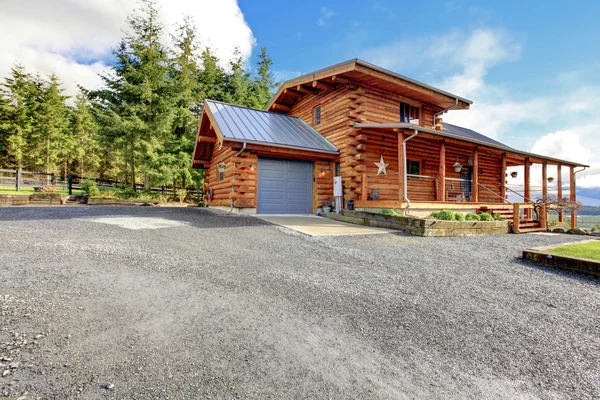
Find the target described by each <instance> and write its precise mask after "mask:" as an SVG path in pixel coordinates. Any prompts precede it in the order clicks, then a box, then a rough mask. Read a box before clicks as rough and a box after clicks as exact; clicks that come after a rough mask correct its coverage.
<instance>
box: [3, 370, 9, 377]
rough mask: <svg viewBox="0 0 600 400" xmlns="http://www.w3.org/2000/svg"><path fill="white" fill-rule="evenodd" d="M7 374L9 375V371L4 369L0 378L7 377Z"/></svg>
mask: <svg viewBox="0 0 600 400" xmlns="http://www.w3.org/2000/svg"><path fill="white" fill-rule="evenodd" d="M8 374H10V371H9V370H7V369H6V370H4V371H2V376H8Z"/></svg>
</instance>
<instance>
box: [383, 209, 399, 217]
mask: <svg viewBox="0 0 600 400" xmlns="http://www.w3.org/2000/svg"><path fill="white" fill-rule="evenodd" d="M381 214H383V215H392V216H394V217H397V216H398V215H400V214H398V213H397V212H396V210H394V209H389V210H381Z"/></svg>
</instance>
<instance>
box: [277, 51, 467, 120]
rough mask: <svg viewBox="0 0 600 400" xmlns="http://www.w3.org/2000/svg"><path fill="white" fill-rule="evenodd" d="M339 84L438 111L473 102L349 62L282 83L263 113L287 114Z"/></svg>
mask: <svg viewBox="0 0 600 400" xmlns="http://www.w3.org/2000/svg"><path fill="white" fill-rule="evenodd" d="M343 85H358V86H361V85H364V86H373V85H375V86H377V88H379V89H382V90H386V91H388V92H392V93H396V94H399V95H402V96H405V97H410V98H414V99H415V100H419V101H421V102H423V103H428V104H432V105H435V106H437V107H439V108H442V109H444V108H449V107H452V106H454V109H455V110H460V109H468V108H469V106H470V105H471V104H472V103H473V102H472V101H470V100H467V99H465V98H463V97H460V96H456V95H454V94H452V93H449V92H446V91H444V90H441V89H438V88H435V87H433V86H430V85H427V84H425V83H422V82H419V81H416V80H414V79H411V78H408V77H406V76H404V75H400V74H398V73H395V72H392V71H389V70H386V69H384V68H381V67H378V66H376V65H373V64H370V63H368V62H365V61H362V60H359V59H353V60H348V61H345V62H343V63H340V64H336V65H333V66H331V67H327V68H324V69H321V70H319V71H315V72H312V73H310V74H306V75H302V76H300V77H298V78H294V79H291V80H289V81H287V82H285V83H284V84H283V85H282V86H281V87H280V88H279V90H278V91H277V93H276V94H275V96H273V98H272V99H271V101H270V102H269V104H268V105H267V107H266V110H269V111H276V112H288V111H289V110H290V108H291V106H293V104H295V102H296V101H298V100H299V99H300V98H302V97H303V96H305V95H307V94H311V93H315V94H316V93H320V92H322V91H329V90H334V89H336V88H337V87H340V86H343Z"/></svg>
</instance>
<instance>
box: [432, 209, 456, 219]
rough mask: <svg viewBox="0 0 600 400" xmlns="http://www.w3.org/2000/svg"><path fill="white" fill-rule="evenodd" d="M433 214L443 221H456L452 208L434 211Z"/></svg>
mask: <svg viewBox="0 0 600 400" xmlns="http://www.w3.org/2000/svg"><path fill="white" fill-rule="evenodd" d="M431 216H432V217H433V218H435V219H439V220H442V221H454V220H455V219H454V212H453V211H452V210H442V211H438V212H432V213H431Z"/></svg>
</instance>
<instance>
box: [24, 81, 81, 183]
mask: <svg viewBox="0 0 600 400" xmlns="http://www.w3.org/2000/svg"><path fill="white" fill-rule="evenodd" d="M37 80H38V81H41V79H39V78H37ZM61 85H62V84H61V82H60V81H59V79H58V77H57V76H56V75H54V74H52V75H50V77H49V81H48V82H46V83H45V84H44V85H43V87H42V91H41V96H40V101H39V107H38V109H37V110H36V112H35V124H34V126H33V129H32V132H31V135H30V137H29V150H28V159H29V160H30V164H31V165H34V166H36V167H42V168H43V169H44V171H45V172H46V173H51V172H54V173H56V172H59V171H60V169H61V167H62V166H63V165H65V163H68V162H69V161H70V160H71V154H72V152H73V146H74V145H75V143H74V142H73V140H72V139H71V137H70V135H69V112H68V109H67V106H66V105H65V101H66V100H67V99H68V96H65V95H64V94H63V89H62V87H61Z"/></svg>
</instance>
